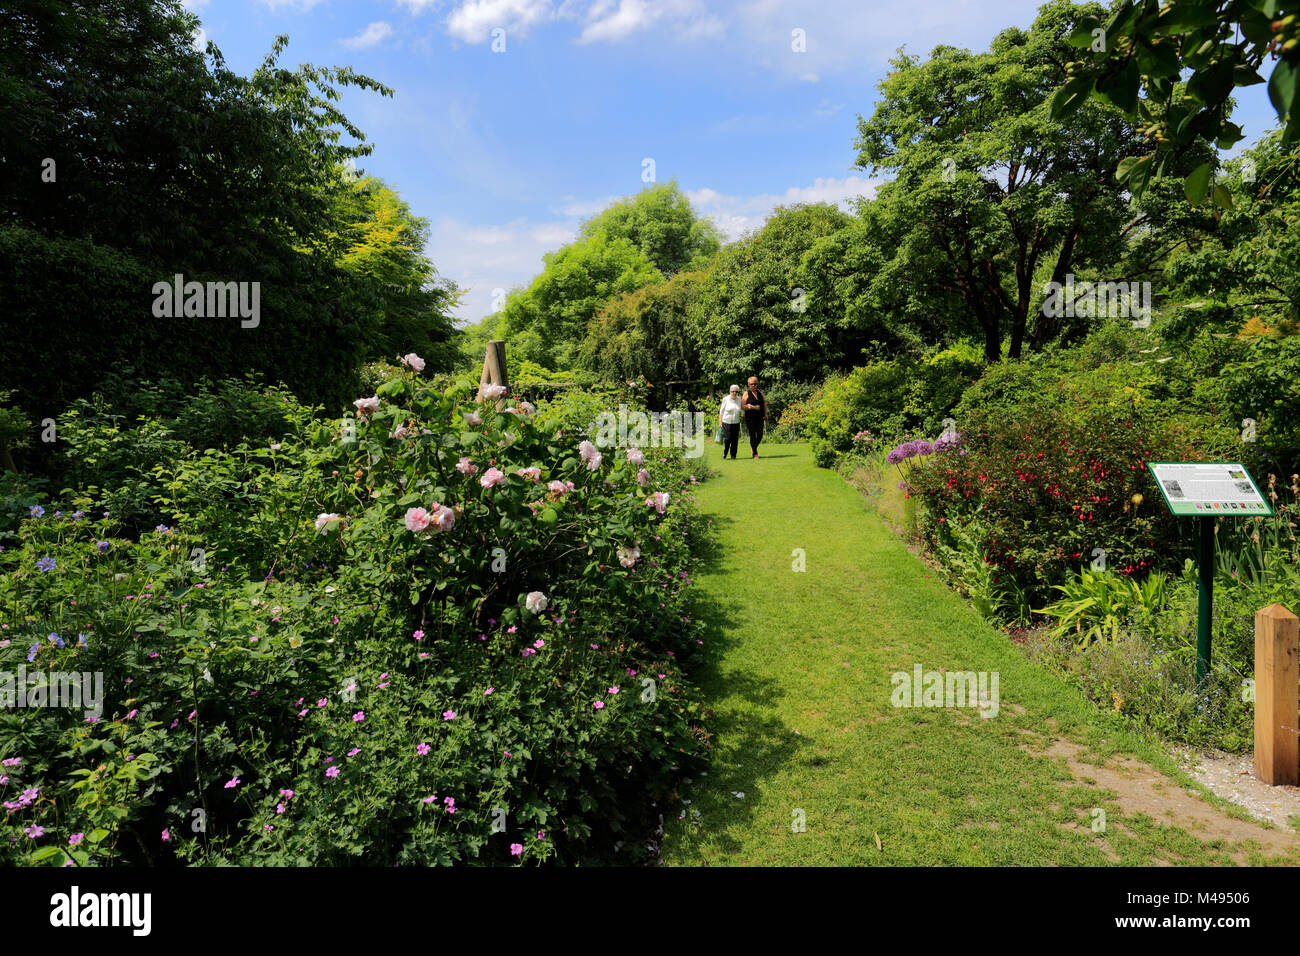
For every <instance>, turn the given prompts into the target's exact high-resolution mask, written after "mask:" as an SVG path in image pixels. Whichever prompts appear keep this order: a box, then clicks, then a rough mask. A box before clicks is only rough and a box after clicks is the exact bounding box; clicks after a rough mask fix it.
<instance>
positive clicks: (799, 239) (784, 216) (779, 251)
mask: <svg viewBox="0 0 1300 956" xmlns="http://www.w3.org/2000/svg"><path fill="white" fill-rule="evenodd" d="M850 219H851V217H850V216H849V215H848V214H847V213H845V212H843V211H841V210H840V209H837V208H836V207H835V206H832V205H829V204H826V203H818V204H812V205H800V206H791V207H788V208H787V207H778V208H777V209H776V210H775V211H774V212H773V213H772V216H771V218H770V219H768V221H767V223H766V224H764V226H763V228H762V229H761V230H759V231H758V232H757V233H756V234H754V235H753V236H750V237H748V238H745V239H742V240H741V241H739V242H735V243H732V244H731V245H729V246H726V247H725V248H724V249H723V250H722V252H721V254H720V255H719V256H718V258H717V260H716V262H715V264H714V265H713V267H712V268H711V269H710V270H709V271H708V274H707V277H706V278H705V279H704V280H703V282H702V283H701V286H700V292H699V298H700V301H699V306H698V310H699V311H698V314H699V316H700V320H699V335H700V340H701V348H702V351H703V370H704V374H705V376H706V377H708V378H711V379H713V380H714V381H719V382H720V381H722V380H724V379H735V378H744V377H747V376H749V375H758V376H759V377H760V378H762V379H763V380H764V381H766V382H769V383H773V384H775V383H778V382H786V381H811V380H813V379H820V378H822V377H823V376H824V375H825V374H826V372H827V371H829V370H830V369H834V368H840V367H844V366H845V364H846V357H845V351H846V350H845V348H844V340H845V338H846V336H847V335H848V334H849V333H850V332H851V330H850V329H849V328H848V327H847V326H846V323H845V311H844V308H843V304H842V303H841V302H840V301H839V300H838V299H837V298H836V297H835V296H834V289H833V287H832V286H830V285H828V284H826V283H822V284H821V286H822V289H823V290H824V292H825V293H826V294H816V295H814V294H811V293H810V291H809V290H810V289H811V288H812V287H813V286H814V284H815V278H816V277H815V276H814V274H813V273H814V270H813V269H812V268H811V267H810V265H809V262H810V257H811V254H812V252H813V250H814V248H815V247H816V245H817V242H818V240H820V239H824V238H826V237H828V236H832V235H834V234H835V233H837V232H839V231H840V230H842V229H844V228H846V227H847V226H848V224H849V222H850ZM848 359H849V361H848V363H847V364H851V359H852V356H849V357H848Z"/></svg>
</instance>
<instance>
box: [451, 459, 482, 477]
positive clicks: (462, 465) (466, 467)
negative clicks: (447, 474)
mask: <svg viewBox="0 0 1300 956" xmlns="http://www.w3.org/2000/svg"><path fill="white" fill-rule="evenodd" d="M456 470H457V471H459V472H460V473H461V474H462V475H475V474H478V465H476V464H474V463H473V462H472V461H470V460H469V459H468V458H462V459H461V460H460V461H459V462H457V463H456Z"/></svg>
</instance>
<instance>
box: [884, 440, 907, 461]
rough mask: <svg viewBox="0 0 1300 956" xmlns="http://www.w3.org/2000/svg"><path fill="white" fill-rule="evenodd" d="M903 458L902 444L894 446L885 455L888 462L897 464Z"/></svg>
mask: <svg viewBox="0 0 1300 956" xmlns="http://www.w3.org/2000/svg"><path fill="white" fill-rule="evenodd" d="M903 458H904V455H903V451H902V446H901V445H900V446H899V447H898V448H893V449H891V450H890V452H889V454H888V455H886V456H885V461H886V462H887V463H888V464H891V465H897V464H898V463H899V462H901V461H902V460H903Z"/></svg>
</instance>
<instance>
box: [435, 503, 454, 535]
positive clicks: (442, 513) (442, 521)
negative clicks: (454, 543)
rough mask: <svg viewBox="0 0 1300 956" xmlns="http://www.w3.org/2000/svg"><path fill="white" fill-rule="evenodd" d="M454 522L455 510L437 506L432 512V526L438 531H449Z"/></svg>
mask: <svg viewBox="0 0 1300 956" xmlns="http://www.w3.org/2000/svg"><path fill="white" fill-rule="evenodd" d="M455 524H456V512H454V511H452V510H451V509H450V508H439V509H438V510H437V511H435V512H434V513H433V526H434V527H435V528H437V529H438V530H439V531H450V530H451V529H452V528H453V527H454V526H455Z"/></svg>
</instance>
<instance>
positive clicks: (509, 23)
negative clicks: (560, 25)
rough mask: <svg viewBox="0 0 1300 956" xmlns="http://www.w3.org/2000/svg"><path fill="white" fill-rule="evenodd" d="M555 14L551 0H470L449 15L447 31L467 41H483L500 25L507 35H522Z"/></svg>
mask: <svg viewBox="0 0 1300 956" xmlns="http://www.w3.org/2000/svg"><path fill="white" fill-rule="evenodd" d="M418 2H419V0H417V3H418ZM408 4H409V5H411V6H412V7H413V8H414V6H415V4H410V3H409V0H408ZM420 6H421V7H422V6H423V4H420ZM554 16H555V12H554V9H553V7H552V5H551V0H468V2H466V3H462V4H461V5H460V6H459V7H457V8H456V9H455V10H453V11H452V12H451V15H450V16H448V17H447V32H448V33H450V34H451V35H452V36H453V37H456V38H457V39H459V40H464V41H465V42H466V43H483V42H484V41H486V40H487V39H488V38H489V37H490V36H491V35H492V31H493V29H495V28H497V27H501V28H503V29H504V30H505V31H506V35H507V36H510V35H512V34H513V35H515V36H522V35H524V34H525V33H527V32H528V30H529V29H530V28H531V27H534V26H536V25H537V24H539V23H542V22H543V21H545V20H549V19H552V18H553V17H554Z"/></svg>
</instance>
